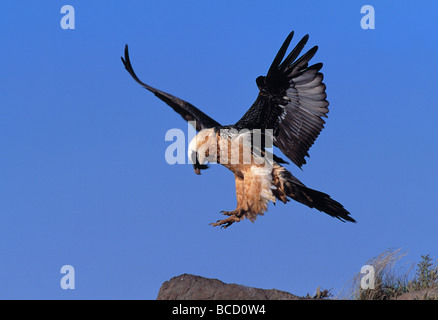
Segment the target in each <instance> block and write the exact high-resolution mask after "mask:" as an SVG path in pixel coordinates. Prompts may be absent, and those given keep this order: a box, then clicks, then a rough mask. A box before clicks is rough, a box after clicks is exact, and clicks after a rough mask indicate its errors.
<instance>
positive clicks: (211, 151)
mask: <svg viewBox="0 0 438 320" xmlns="http://www.w3.org/2000/svg"><path fill="white" fill-rule="evenodd" d="M293 34H294V32H293V31H292V32H291V33H290V34H289V35H288V36H287V38H286V40H285V41H284V43H283V45H282V46H281V48H280V50H279V51H278V53H277V55H276V56H275V58H274V61H273V62H272V64H271V66H270V68H269V70H268V73H267V74H266V76H259V77H258V78H257V79H256V83H257V86H258V88H259V90H260V92H259V94H258V96H257V99H256V100H255V102H254V103H253V105H252V106H251V107H250V108H249V109H248V111H247V112H246V113H245V114H244V115H243V117H242V118H241V119H240V120H239V121H237V122H236V123H235V124H233V125H227V126H222V125H221V124H220V123H218V122H217V121H215V120H214V119H212V118H210V117H209V116H208V115H206V114H205V113H204V112H202V111H201V110H199V109H198V108H196V107H195V106H193V105H192V104H190V103H189V102H186V101H184V100H182V99H179V98H177V97H175V96H173V95H171V94H169V93H166V92H164V91H161V90H158V89H155V88H153V87H151V86H149V85H147V84H145V83H143V82H142V81H140V79H139V78H138V77H137V75H136V74H135V73H134V70H133V68H132V66H131V62H130V59H129V52H128V46H127V45H126V46H125V57H124V58H123V57H122V62H123V64H124V66H125V69H126V70H127V71H128V72H129V74H130V75H131V76H132V78H134V80H135V81H136V82H138V83H139V84H140V85H141V86H143V87H144V88H145V89H147V90H149V91H150V92H152V93H153V94H155V96H157V97H158V98H159V99H161V100H162V101H164V102H165V103H166V104H168V105H169V106H170V107H171V108H172V109H173V110H175V111H176V112H177V113H179V114H180V115H181V116H182V117H183V118H184V119H185V120H186V121H190V123H192V124H193V125H194V126H195V128H196V130H197V131H198V134H197V135H196V136H195V137H194V138H193V139H192V141H191V142H190V145H189V152H190V159H191V161H192V163H193V168H194V171H195V173H196V174H201V170H204V169H207V168H208V165H207V162H210V163H220V164H222V165H223V166H225V167H226V168H227V169H229V170H231V171H232V172H233V174H234V178H235V183H236V198H237V207H236V209H235V210H233V211H222V214H223V215H225V216H227V217H226V218H225V219H222V220H218V221H217V222H215V223H212V224H211V225H213V226H221V227H223V228H227V227H229V226H230V225H232V224H233V223H235V222H239V221H241V220H243V219H245V218H247V219H249V220H250V221H252V222H254V220H255V219H256V218H257V216H258V215H263V214H264V213H265V212H266V211H267V206H268V203H269V202H273V203H274V204H275V202H276V200H279V201H282V202H283V203H287V202H288V201H289V200H290V199H293V200H295V201H298V202H300V203H302V204H304V205H306V206H308V207H310V208H315V209H317V210H319V211H322V212H325V213H327V214H328V215H330V216H332V217H335V218H337V219H339V220H341V221H343V222H345V221H350V222H356V221H355V220H354V219H353V218H352V217H351V216H350V213H349V212H348V211H347V210H346V209H345V208H344V207H343V205H342V204H340V203H339V202H337V201H335V200H333V199H332V198H331V197H330V196H329V195H328V194H326V193H323V192H320V191H317V190H313V189H310V188H308V187H306V186H305V185H304V184H303V183H302V182H301V181H299V180H298V179H297V178H295V177H294V176H293V175H292V174H291V173H290V172H289V171H288V170H287V169H286V168H285V167H284V166H283V165H284V164H287V162H286V161H285V160H283V159H282V158H280V157H278V156H276V155H274V154H273V153H272V152H269V150H267V149H268V148H270V147H271V145H272V144H273V145H274V146H276V147H277V148H278V149H280V150H281V152H282V153H283V154H284V155H285V156H286V157H287V158H289V159H290V160H291V161H292V162H293V163H294V164H295V165H297V166H298V167H299V168H301V167H302V165H303V164H305V163H306V159H305V157H306V156H307V157H308V156H309V154H308V150H309V149H310V147H311V146H312V145H313V143H314V141H315V140H316V138H317V137H318V135H319V133H320V132H321V130H322V129H323V128H324V124H325V121H324V120H323V119H322V118H327V113H328V112H329V109H328V105H329V103H328V101H327V100H326V97H327V94H326V92H325V89H326V86H325V84H324V83H323V74H322V73H321V72H320V70H321V68H322V63H316V64H313V65H311V66H309V65H308V64H309V61H310V60H311V59H312V58H313V56H314V55H315V53H316V51H317V50H318V47H317V46H314V47H313V48H311V49H310V50H309V51H307V52H306V53H304V54H303V55H301V56H300V53H301V52H302V50H303V48H304V46H305V45H306V43H307V41H308V39H309V36H308V35H306V36H304V37H303V38H302V39H301V40H300V41H299V42H298V44H297V45H296V46H295V48H294V49H292V50H291V51H290V53H289V54H288V55H287V56H286V58H284V57H285V55H286V52H287V49H288V47H289V44H290V42H291V40H292V37H293Z"/></svg>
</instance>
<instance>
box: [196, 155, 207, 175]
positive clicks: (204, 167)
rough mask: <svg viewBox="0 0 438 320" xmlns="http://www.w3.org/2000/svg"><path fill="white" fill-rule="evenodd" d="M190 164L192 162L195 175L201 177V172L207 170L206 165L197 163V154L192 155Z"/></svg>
mask: <svg viewBox="0 0 438 320" xmlns="http://www.w3.org/2000/svg"><path fill="white" fill-rule="evenodd" d="M192 162H193V170H194V171H195V173H196V174H197V175H201V170H206V169H208V165H206V164H200V163H199V159H198V153H197V152H193V153H192Z"/></svg>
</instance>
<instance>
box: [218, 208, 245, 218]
mask: <svg viewBox="0 0 438 320" xmlns="http://www.w3.org/2000/svg"><path fill="white" fill-rule="evenodd" d="M221 213H222V214H223V215H224V216H237V217H239V218H240V217H241V216H242V213H243V210H242V209H236V210H233V211H221Z"/></svg>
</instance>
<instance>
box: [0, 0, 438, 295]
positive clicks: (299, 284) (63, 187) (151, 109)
mask: <svg viewBox="0 0 438 320" xmlns="http://www.w3.org/2000/svg"><path fill="white" fill-rule="evenodd" d="M64 4H70V5H73V7H74V8H75V24H76V25H75V26H76V28H75V30H63V29H62V28H61V27H60V20H61V18H62V14H61V13H60V8H61V6H62V5H64ZM365 4H370V5H373V6H374V8H375V14H376V25H375V29H374V30H363V29H361V27H360V20H361V17H362V15H361V13H360V8H361V7H362V6H363V5H365ZM437 10H438V4H437V3H435V2H432V1H428V2H426V1H424V2H418V1H417V2H413V1H385V2H384V3H383V2H382V1H374V2H365V1H351V0H349V1H335V2H329V1H305V2H303V1H273V2H269V4H268V3H267V2H266V1H251V2H240V3H236V2H235V1H204V2H201V1H184V2H180V1H160V2H152V1H125V2H122V1H105V2H104V1H92V2H91V1H69V2H63V1H9V2H2V3H1V5H0V15H1V19H0V40H1V43H2V50H1V52H0V57H1V61H2V72H1V77H0V152H1V155H0V298H2V299H155V297H156V295H157V293H158V289H159V287H160V285H161V284H162V282H164V281H166V280H168V279H169V278H171V277H173V276H176V275H179V274H182V273H192V274H197V275H201V276H205V277H212V278H218V279H220V280H222V281H224V282H229V283H240V284H244V285H247V286H255V287H261V288H267V289H270V288H276V289H280V290H286V291H289V292H292V293H294V294H297V295H305V294H306V293H310V294H313V293H314V291H315V290H316V288H317V287H318V286H321V287H323V288H327V289H330V288H332V291H333V292H334V293H337V292H339V291H340V290H341V289H342V288H343V287H344V286H345V285H346V284H347V282H348V281H349V280H350V279H351V278H352V277H353V276H354V275H355V274H356V273H358V272H359V271H360V269H361V267H362V265H363V264H364V263H365V262H366V261H367V260H368V259H370V258H371V257H373V256H375V255H378V254H380V253H381V252H382V251H384V250H386V249H387V248H403V249H404V250H406V251H407V253H408V255H407V256H406V258H405V259H406V261H418V260H419V258H420V255H421V254H425V253H430V254H431V255H432V256H433V257H435V258H437V257H438V241H437V233H436V230H437V226H438V211H437V205H436V199H437V198H438V182H437V180H438V169H437V166H436V163H437V160H436V159H437V157H438V143H437V137H438V126H437V125H436V119H437V116H438V105H437V102H436V92H437V91H438V82H437V78H436V75H437V71H438V62H437V60H436V59H437V58H436V57H437V56H438V43H437V42H436V39H437V38H438V22H437V19H436V12H437ZM291 30H295V39H294V40H293V43H294V44H296V43H297V41H298V40H299V39H300V38H301V37H302V36H304V35H305V34H307V33H308V34H310V40H309V44H308V48H310V47H311V46H313V45H318V46H319V51H318V53H317V54H316V56H315V58H314V60H313V61H314V62H315V63H316V62H323V63H324V67H323V69H322V71H323V72H324V75H325V83H326V85H327V94H328V100H329V101H330V113H329V118H328V120H327V125H326V128H325V129H324V131H323V132H322V133H321V135H320V137H319V138H318V140H317V141H316V143H315V145H314V146H313V147H312V148H311V150H310V156H311V158H310V159H308V164H307V165H305V166H304V167H303V171H300V170H299V169H298V168H296V167H294V166H292V165H291V166H288V169H290V170H291V172H292V173H293V174H295V175H296V176H297V177H298V178H299V179H301V180H302V181H303V182H304V183H305V184H306V185H308V186H309V187H312V188H315V189H318V190H321V191H324V192H326V193H329V194H330V195H331V196H332V197H333V198H334V199H336V200H338V201H340V202H342V203H343V204H344V206H345V207H346V208H347V209H348V210H349V211H350V212H351V213H352V216H353V217H354V218H355V219H356V220H357V221H358V223H357V224H346V223H341V222H340V221H338V220H336V219H333V218H331V217H329V216H328V215H325V214H323V213H320V212H318V211H316V210H312V209H309V208H307V207H305V206H303V205H301V204H299V203H295V202H291V203H288V204H287V205H283V204H279V205H277V206H276V207H274V206H273V205H270V207H269V211H268V212H267V213H266V214H265V216H263V217H260V218H259V219H257V221H256V222H255V223H254V224H253V223H251V222H249V221H244V222H241V223H238V224H235V225H233V226H232V227H230V228H229V229H227V230H221V229H215V228H213V227H211V226H209V225H208V224H209V223H210V222H214V221H216V220H217V219H219V218H220V217H221V216H220V214H219V211H220V210H232V209H234V208H235V205H236V200H235V191H234V179H233V175H232V173H230V172H229V171H227V170H226V169H225V168H223V167H221V166H217V165H216V166H213V168H212V169H210V170H208V171H206V172H204V173H203V175H202V176H196V175H195V174H194V173H193V170H192V168H191V167H190V166H189V165H175V166H170V165H168V164H167V163H166V161H165V159H164V154H165V150H166V148H167V147H168V146H169V144H170V142H167V141H165V140H164V136H165V134H166V132H167V130H169V129H171V128H180V129H182V130H184V131H186V129H187V125H186V123H185V122H184V121H183V120H182V119H181V118H180V116H179V115H177V114H176V113H174V112H173V111H172V110H171V109H170V108H169V107H168V106H166V105H165V104H164V103H163V102H161V101H160V100H158V99H157V98H155V97H154V96H153V95H152V94H150V93H149V92H147V91H146V90H144V89H142V88H141V87H139V86H138V85H137V84H136V83H135V82H134V81H133V80H132V79H131V77H130V76H129V74H128V73H127V72H126V71H125V70H124V68H123V65H122V63H121V61H120V56H121V55H122V54H123V48H124V45H125V44H126V43H128V44H129V46H130V53H131V60H132V63H133V66H134V69H135V70H136V72H137V74H138V75H139V76H140V78H141V79H142V80H143V81H145V82H146V83H148V84H150V85H152V86H155V87H157V88H160V89H162V90H164V91H167V92H169V93H172V94H174V95H176V96H179V97H181V98H183V99H185V100H187V101H190V102H191V103H193V104H194V105H196V106H198V107H199V108H201V109H202V110H203V111H204V112H206V113H207V114H209V115H210V116H211V117H213V118H215V119H216V120H217V121H219V122H221V123H223V124H231V123H234V122H235V121H237V120H238V119H239V118H240V117H241V115H243V113H244V112H245V111H246V110H247V108H248V107H249V106H250V105H251V104H252V102H253V101H254V99H255V98H256V95H257V87H256V85H255V78H256V77H257V76H259V75H262V74H265V73H266V71H267V69H268V68H269V65H270V63H271V62H272V59H273V58H274V56H275V54H276V53H277V50H278V49H279V47H280V45H281V44H282V42H283V40H284V38H285V37H286V36H287V34H288V33H289V32H290V31H291ZM63 265H72V266H73V267H74V269H75V287H76V288H75V289H74V290H63V289H62V288H61V287H60V280H61V277H62V274H60V269H61V266H63Z"/></svg>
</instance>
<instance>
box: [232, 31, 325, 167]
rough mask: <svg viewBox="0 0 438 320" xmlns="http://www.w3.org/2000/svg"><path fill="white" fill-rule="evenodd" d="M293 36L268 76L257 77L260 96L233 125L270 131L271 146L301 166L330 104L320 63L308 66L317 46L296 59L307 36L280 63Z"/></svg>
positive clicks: (285, 43) (319, 130)
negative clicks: (271, 136)
mask: <svg viewBox="0 0 438 320" xmlns="http://www.w3.org/2000/svg"><path fill="white" fill-rule="evenodd" d="M292 37H293V32H291V33H290V34H289V36H288V37H287V38H286V40H285V41H284V43H283V45H282V46H281V48H280V50H279V51H278V53H277V55H276V57H275V59H274V61H273V62H272V65H271V67H270V68H269V71H268V73H267V75H266V76H265V77H263V76H260V77H258V78H257V80H256V82H257V86H258V87H259V89H260V93H259V95H258V97H257V99H256V101H255V102H254V104H253V105H252V106H251V108H250V109H249V110H248V111H247V112H246V113H245V115H244V116H243V117H242V118H241V119H240V120H239V121H238V122H237V123H236V124H235V126H236V127H237V128H239V129H240V128H242V129H243V128H247V129H256V128H258V129H272V130H273V133H274V137H273V141H274V145H275V146H276V147H278V148H279V149H280V150H281V151H282V152H283V153H284V154H285V155H286V156H287V157H288V158H289V159H291V160H292V161H293V163H295V164H296V165H297V166H298V167H301V166H302V165H303V164H305V163H306V160H305V157H306V156H307V157H308V156H309V154H308V150H309V148H310V147H311V146H312V144H313V143H314V141H315V140H316V138H317V137H318V135H319V133H320V132H321V130H322V129H323V128H324V124H325V121H324V120H323V119H322V117H325V118H326V117H327V115H326V114H327V113H328V111H329V110H328V108H327V107H328V105H329V103H328V102H327V100H326V97H327V95H326V93H325V88H326V86H325V84H324V83H323V82H322V80H323V74H322V73H321V72H319V71H320V70H321V68H322V63H317V64H314V65H312V66H308V63H309V61H310V59H312V57H313V56H314V55H315V53H316V51H317V50H318V47H317V46H315V47H313V48H311V49H310V50H309V51H308V52H306V53H305V54H303V55H302V56H301V57H300V58H298V56H299V55H300V53H301V51H302V50H303V48H304V46H305V44H306V43H307V40H308V39H309V36H308V35H306V36H304V37H303V39H301V41H300V42H299V43H298V44H297V46H296V47H295V48H294V49H293V50H292V51H291V52H290V53H289V55H288V56H287V57H286V58H285V59H284V60H283V57H284V56H285V54H286V51H287V48H288V46H289V44H290V42H291V40H292ZM297 58H298V59H297ZM282 61H283V62H282Z"/></svg>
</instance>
